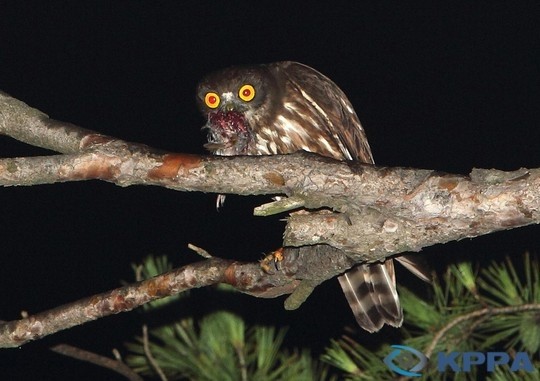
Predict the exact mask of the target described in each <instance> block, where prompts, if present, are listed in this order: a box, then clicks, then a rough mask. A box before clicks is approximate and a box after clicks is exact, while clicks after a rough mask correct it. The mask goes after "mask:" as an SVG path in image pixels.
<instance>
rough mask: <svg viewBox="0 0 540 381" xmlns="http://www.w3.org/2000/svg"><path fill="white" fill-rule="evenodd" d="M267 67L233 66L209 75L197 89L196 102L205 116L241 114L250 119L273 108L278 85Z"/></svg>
mask: <svg viewBox="0 0 540 381" xmlns="http://www.w3.org/2000/svg"><path fill="white" fill-rule="evenodd" d="M274 78H275V77H274V76H273V75H272V73H271V72H270V71H269V69H268V67H267V66H266V65H259V66H244V67H231V68H227V69H224V70H220V71H217V72H215V73H212V74H209V75H208V76H206V77H205V78H204V79H203V80H202V81H201V82H200V83H199V85H198V87H197V101H198V104H199V108H200V110H201V111H202V113H203V114H204V115H209V114H211V113H216V112H221V113H226V112H236V113H241V114H243V115H244V116H245V117H247V118H248V119H249V117H250V116H252V114H253V113H260V112H262V111H263V110H262V109H261V107H262V108H263V109H264V108H267V107H269V106H271V103H272V101H273V100H274V99H275V98H276V92H278V91H277V88H278V86H277V83H276V81H275V79H274Z"/></svg>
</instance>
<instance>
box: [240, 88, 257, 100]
mask: <svg viewBox="0 0 540 381" xmlns="http://www.w3.org/2000/svg"><path fill="white" fill-rule="evenodd" d="M238 96H239V97H240V99H241V100H243V101H245V102H249V101H250V100H252V99H253V98H255V88H254V87H253V86H251V85H244V86H242V87H241V88H240V90H239V91H238Z"/></svg>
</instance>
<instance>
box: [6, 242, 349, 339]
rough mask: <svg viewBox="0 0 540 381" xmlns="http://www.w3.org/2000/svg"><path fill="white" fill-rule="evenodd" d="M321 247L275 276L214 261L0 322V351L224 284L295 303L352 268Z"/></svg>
mask: <svg viewBox="0 0 540 381" xmlns="http://www.w3.org/2000/svg"><path fill="white" fill-rule="evenodd" d="M321 247H322V246H321ZM321 247H318V250H317V251H316V252H315V253H309V255H308V254H307V253H306V251H305V250H300V251H299V252H297V250H296V249H292V250H293V251H294V252H295V255H294V256H291V257H293V259H294V260H290V261H285V263H284V264H283V267H282V268H281V269H280V270H279V271H275V272H274V273H267V272H263V271H262V270H261V266H260V264H259V263H240V262H235V261H231V260H224V259H219V258H216V257H213V258H212V259H208V260H204V261H201V262H196V263H193V264H190V265H187V266H183V267H181V268H178V269H175V270H172V271H169V272H167V273H165V274H161V275H158V276H155V277H153V278H151V279H147V280H144V281H141V282H138V283H135V284H131V285H128V286H124V287H120V288H117V289H115V290H112V291H108V292H105V293H102V294H97V295H94V296H92V297H89V298H84V299H81V300H79V301H76V302H73V303H69V304H66V305H63V306H60V307H56V308H53V309H51V310H49V311H45V312H41V313H38V314H35V315H31V316H28V317H26V318H23V319H20V320H14V321H9V322H3V323H0V348H10V347H17V346H21V345H23V344H25V343H27V342H29V341H31V340H37V339H40V338H42V337H44V336H47V335H50V334H53V333H56V332H58V331H61V330H64V329H67V328H71V327H74V326H77V325H81V324H83V323H86V322H89V321H93V320H96V319H99V318H102V317H105V316H109V315H113V314H118V313H120V312H126V311H131V310H133V309H134V308H136V307H139V306H141V305H143V304H145V303H148V302H151V301H153V300H156V299H160V298H164V297H166V296H171V295H176V294H178V293H181V292H184V291H186V290H189V289H193V288H199V287H205V286H209V285H212V284H217V283H227V284H229V285H231V286H233V287H234V288H236V289H237V290H239V291H242V292H244V293H247V294H250V295H253V296H256V297H261V298H275V297H277V296H280V295H284V294H290V293H293V295H291V297H290V298H293V299H292V300H294V295H295V294H294V292H295V290H296V288H297V287H298V286H299V285H300V284H301V282H302V280H303V279H309V282H310V284H311V283H312V282H314V279H315V280H317V281H318V282H319V283H320V282H322V281H324V280H325V279H330V278H332V277H334V276H336V275H338V274H340V273H342V272H344V271H346V270H347V269H349V268H350V267H351V266H352V265H353V264H354V262H353V261H352V260H351V259H350V258H348V257H347V256H346V255H345V254H344V253H343V252H341V251H339V250H337V249H333V248H330V247H328V248H327V249H328V250H326V251H325V250H322V249H321ZM300 297H301V298H303V297H304V296H300Z"/></svg>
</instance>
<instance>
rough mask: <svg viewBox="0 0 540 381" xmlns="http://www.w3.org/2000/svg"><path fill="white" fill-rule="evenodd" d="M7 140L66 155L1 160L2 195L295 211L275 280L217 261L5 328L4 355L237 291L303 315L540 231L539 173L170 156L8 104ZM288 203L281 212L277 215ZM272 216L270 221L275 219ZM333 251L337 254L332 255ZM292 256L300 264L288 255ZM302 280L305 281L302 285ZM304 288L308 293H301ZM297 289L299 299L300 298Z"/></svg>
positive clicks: (3, 104)
mask: <svg viewBox="0 0 540 381" xmlns="http://www.w3.org/2000/svg"><path fill="white" fill-rule="evenodd" d="M0 132H2V133H3V134H6V135H9V136H11V137H13V138H15V139H18V140H20V141H23V142H26V143H28V144H33V145H36V146H39V147H43V148H47V149H51V150H54V151H57V152H60V153H63V155H51V156H43V157H27V158H15V159H1V160H0V185H4V186H9V185H35V184H46V183H56V182H66V181H80V180H89V179H100V180H104V181H108V182H112V183H115V184H117V185H120V186H128V185H135V184H139V185H155V186H162V187H166V188H170V189H174V190H178V191H202V192H215V193H234V194H239V195H252V194H274V195H277V194H279V195H286V196H288V197H292V198H293V200H294V203H293V205H303V206H304V207H305V208H306V209H320V208H324V209H325V211H319V212H317V213H295V214H293V215H292V216H291V217H290V218H289V220H288V224H287V227H286V232H285V245H286V246H289V247H295V246H304V245H320V246H316V248H318V247H320V248H324V250H320V251H317V250H315V251H313V250H308V251H309V252H310V254H309V255H305V254H306V251H305V250H303V248H302V247H300V249H298V250H295V249H292V248H290V249H286V251H285V254H287V255H285V259H286V260H284V261H283V263H281V264H280V267H279V268H276V269H275V271H270V272H267V273H264V272H262V271H261V269H260V266H259V264H257V263H255V264H240V263H237V262H230V261H224V260H220V259H217V258H213V259H209V260H207V261H203V262H199V263H195V264H192V265H189V266H185V267H183V268H181V269H178V270H175V271H173V272H171V273H167V274H164V275H161V276H159V277H156V278H153V279H152V280H148V281H145V282H141V283H138V284H135V285H131V286H127V287H123V288H120V289H118V290H114V291H110V292H108V293H104V294H100V295H96V296H94V297H92V298H88V299H83V300H81V301H79V302H76V303H72V304H69V305H66V306H63V307H58V308H56V309H53V310H50V311H48V312H44V313H41V314H37V315H35V316H32V317H29V318H26V319H22V320H19V321H14V322H8V323H5V324H2V325H0V347H6V346H17V345H22V344H24V343H25V342H27V341H29V340H33V339H36V338H39V337H43V336H45V335H48V334H51V333H53V332H56V331H58V330H60V329H65V328H69V327H72V326H74V325H77V324H81V323H83V322H86V321H90V320H94V319H97V318H99V317H102V316H107V315H110V314H113V313H118V312H122V311H128V310H131V309H133V308H135V307H137V306H139V305H141V304H143V303H146V302H149V301H151V300H154V299H156V298H159V297H164V296H167V295H171V294H173V293H178V292H182V291H184V290H186V289H189V288H194V287H202V286H206V285H209V284H214V283H218V282H226V283H230V284H232V285H234V286H235V287H236V288H237V289H239V290H241V291H243V292H247V293H250V294H252V295H255V296H260V297H275V296H277V295H282V294H284V293H291V292H293V291H295V290H296V291H295V294H293V295H292V296H291V298H290V299H288V301H287V307H288V308H295V307H297V306H298V305H299V304H300V303H301V302H302V300H303V299H304V298H305V297H307V295H308V294H309V292H310V290H311V289H312V288H313V287H314V286H316V285H317V284H319V283H320V282H322V281H324V280H326V279H330V278H331V277H334V276H335V275H337V274H340V273H342V272H344V271H346V270H347V269H349V268H350V267H352V266H353V265H354V264H355V263H360V262H366V261H367V262H373V261H377V260H381V259H383V258H385V257H389V256H392V255H397V254H400V253H403V252H405V251H419V250H420V249H421V248H422V247H425V246H429V245H433V244H435V243H443V242H448V241H451V240H458V239H462V238H466V237H474V236H478V235H482V234H487V233H490V232H493V231H497V230H503V229H511V228H515V227H519V226H524V225H528V224H533V223H539V222H540V192H538V191H537V190H538V189H540V170H539V169H530V170H529V169H521V170H518V171H514V172H502V171H497V170H482V169H475V170H473V171H472V172H471V174H470V175H469V176H461V175H452V174H444V173H438V172H436V171H431V170H423V169H410V168H384V167H375V166H372V165H368V164H361V163H355V162H339V161H336V160H332V159H329V158H325V157H320V156H317V155H314V154H307V153H297V154H292V155H276V156H242V157H216V156H200V155H190V154H177V153H168V152H163V151H158V150H155V149H151V148H149V147H147V146H144V145H140V144H134V143H129V142H125V141H122V140H120V139H115V138H112V137H108V136H104V135H101V134H98V133H96V132H93V131H90V130H85V129H83V128H80V127H77V126H74V125H72V124H69V123H63V122H58V121H54V120H51V119H48V117H47V116H46V115H45V114H43V113H41V112H39V111H37V110H35V109H32V108H30V107H29V106H27V105H26V104H24V103H23V102H20V101H18V100H15V99H13V98H11V97H9V96H8V95H6V94H3V93H0ZM285 204H286V203H283V202H278V204H276V205H277V208H278V210H279V208H285V209H286V208H287V207H284V205H285ZM272 209H273V208H272V206H269V210H272ZM321 244H328V245H330V246H331V247H330V246H323V245H321ZM288 254H291V255H288ZM300 281H302V282H300ZM299 285H301V286H302V287H298V286H299ZM297 288H298V289H297Z"/></svg>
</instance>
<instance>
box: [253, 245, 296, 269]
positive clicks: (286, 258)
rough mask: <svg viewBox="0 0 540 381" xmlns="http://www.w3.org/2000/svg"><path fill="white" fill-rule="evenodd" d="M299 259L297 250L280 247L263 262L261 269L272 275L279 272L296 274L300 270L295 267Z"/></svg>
mask: <svg viewBox="0 0 540 381" xmlns="http://www.w3.org/2000/svg"><path fill="white" fill-rule="evenodd" d="M297 259H298V250H297V249H295V248H284V247H280V248H279V249H277V250H275V251H273V252H271V253H270V254H268V255H267V256H266V257H264V258H263V259H262V260H261V268H262V270H263V271H264V272H265V273H267V274H270V275H272V274H275V273H276V272H279V271H283V272H285V273H286V274H294V273H295V272H296V271H297V270H298V268H297V266H296V265H295V263H296V260H297Z"/></svg>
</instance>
